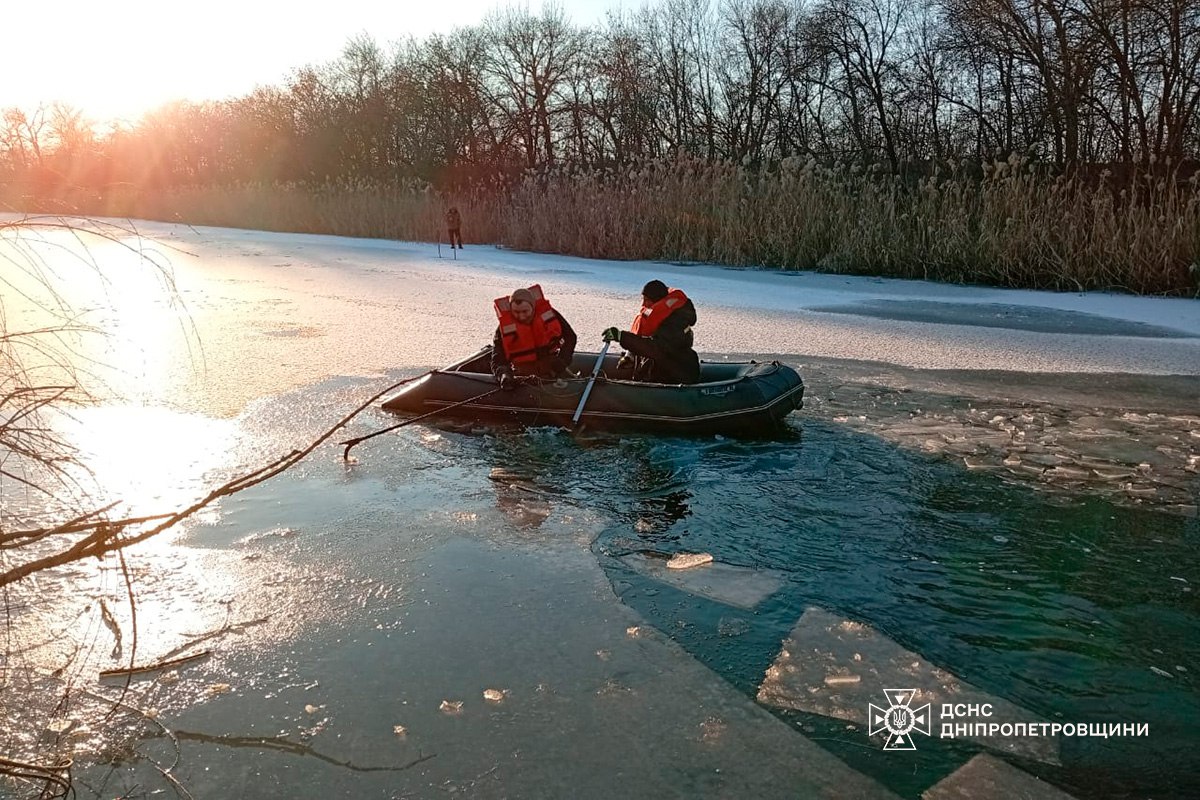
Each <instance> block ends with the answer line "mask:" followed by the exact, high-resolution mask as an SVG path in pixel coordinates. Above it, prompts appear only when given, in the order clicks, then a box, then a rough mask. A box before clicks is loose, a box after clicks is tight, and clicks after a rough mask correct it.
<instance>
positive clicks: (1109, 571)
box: [492, 421, 1200, 797]
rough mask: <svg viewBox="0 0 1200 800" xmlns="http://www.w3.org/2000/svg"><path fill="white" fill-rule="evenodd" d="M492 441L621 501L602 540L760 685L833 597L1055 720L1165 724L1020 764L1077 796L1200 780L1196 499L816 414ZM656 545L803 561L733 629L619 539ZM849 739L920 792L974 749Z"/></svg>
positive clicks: (864, 761)
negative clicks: (1044, 476)
mask: <svg viewBox="0 0 1200 800" xmlns="http://www.w3.org/2000/svg"><path fill="white" fill-rule="evenodd" d="M798 427H801V426H798ZM492 453H493V458H495V459H497V460H498V461H500V462H502V463H512V464H522V465H524V466H523V467H521V468H518V469H517V470H516V471H518V472H519V473H522V474H523V475H524V476H525V477H527V478H528V479H529V480H531V481H532V482H534V483H536V484H538V485H539V486H542V487H544V488H545V489H546V490H547V491H549V492H552V493H554V492H559V493H564V494H566V495H567V496H569V497H573V498H578V499H579V500H580V501H581V502H583V501H584V498H585V497H586V498H588V499H587V502H590V503H594V504H596V505H598V506H601V507H603V508H604V509H606V510H607V512H608V513H609V515H611V517H612V519H613V520H614V524H613V525H611V526H609V527H608V528H606V529H605V530H604V531H603V532H602V533H601V535H600V536H599V537H598V538H597V540H596V541H595V543H594V545H593V549H594V551H595V552H596V553H597V554H598V555H599V556H600V557H601V558H602V563H604V564H605V566H606V568H607V569H608V571H609V575H610V578H611V579H612V580H613V581H614V585H616V586H617V587H618V590H619V591H621V596H622V599H623V600H624V601H625V602H627V603H629V604H630V605H631V606H633V607H634V608H635V609H637V610H638V611H639V612H641V613H642V614H643V615H645V616H646V617H647V619H649V620H651V621H652V622H653V623H654V624H655V625H656V626H657V627H659V628H660V629H661V630H664V631H669V632H671V635H672V636H673V637H674V638H675V639H676V640H677V641H680V642H681V643H682V644H683V645H684V646H685V647H686V648H687V650H688V651H689V652H691V653H693V654H694V655H695V656H696V657H697V658H699V659H701V660H702V661H703V662H704V663H706V664H707V665H708V666H710V667H711V668H712V669H714V670H715V671H716V672H718V673H719V674H721V675H722V676H723V677H725V678H726V679H727V680H729V681H731V682H732V683H733V684H735V685H736V686H738V687H739V688H741V689H742V690H744V691H745V692H746V693H747V694H749V695H751V696H753V695H754V693H755V691H756V689H757V686H758V684H759V683H760V682H761V681H762V677H763V673H764V671H765V669H766V668H767V667H768V666H769V665H770V663H771V662H772V660H773V659H774V658H775V656H776V655H777V653H778V650H779V644H780V641H781V640H782V639H784V638H786V636H787V634H788V632H789V631H790V629H791V628H792V626H793V625H794V624H795V622H796V620H797V618H798V617H799V616H800V615H801V613H803V611H804V609H805V608H806V607H808V606H818V607H821V608H825V609H828V610H830V611H833V612H836V613H837V614H839V615H842V616H844V617H847V618H849V619H852V620H855V621H859V622H864V623H867V624H869V625H871V626H872V627H874V628H876V629H877V630H879V631H881V632H883V633H885V634H886V635H888V636H889V637H891V638H892V639H894V640H895V641H897V642H898V643H900V644H901V645H903V646H904V647H905V648H907V649H909V650H912V651H915V652H917V653H919V654H921V655H922V656H923V657H924V658H925V659H927V660H929V661H931V662H933V663H934V664H936V665H938V666H940V667H942V668H943V669H945V670H947V671H949V672H951V673H953V674H955V675H958V676H960V677H962V678H964V679H965V680H967V681H968V682H970V683H973V684H974V685H976V686H977V687H980V688H982V689H984V690H986V691H988V692H990V693H993V694H995V695H998V696H1000V697H1003V698H1005V699H1007V700H1010V701H1012V702H1015V703H1017V704H1018V705H1021V706H1023V707H1026V708H1028V709H1030V710H1033V711H1035V712H1037V713H1038V714H1039V715H1041V716H1043V717H1044V718H1046V719H1050V720H1057V719H1062V720H1064V721H1071V720H1073V721H1076V722H1101V721H1109V722H1111V721H1114V720H1128V721H1133V720H1137V721H1139V722H1146V723H1149V725H1150V730H1151V736H1150V737H1149V738H1146V739H1114V740H1106V739H1080V740H1064V742H1063V761H1064V766H1063V767H1062V768H1061V769H1058V768H1052V767H1045V766H1038V765H1036V764H1024V765H1022V766H1023V767H1024V768H1025V769H1026V770H1028V771H1032V772H1034V773H1035V774H1038V775H1039V776H1040V777H1043V778H1045V779H1048V780H1051V781H1053V782H1055V783H1058V784H1060V785H1062V786H1064V787H1066V788H1068V789H1070V790H1073V791H1074V792H1075V793H1077V794H1078V796H1081V797H1124V796H1131V797H1135V796H1188V795H1192V796H1194V793H1195V792H1196V791H1197V790H1200V779H1198V778H1197V772H1200V754H1198V753H1197V752H1196V747H1195V745H1196V743H1197V742H1198V741H1200V737H1198V736H1197V734H1196V733H1195V731H1194V725H1195V724H1196V720H1197V719H1198V718H1200V693H1198V692H1197V686H1196V682H1195V677H1194V676H1195V670H1196V666H1195V665H1197V664H1200V598H1197V596H1196V594H1195V592H1194V591H1189V589H1190V587H1191V584H1190V583H1183V582H1182V581H1179V580H1176V579H1173V577H1172V576H1175V577H1183V578H1185V579H1186V580H1188V581H1192V582H1194V581H1195V580H1196V578H1197V570H1196V567H1197V566H1198V564H1200V560H1198V558H1197V555H1196V552H1197V546H1198V545H1200V525H1197V522H1196V520H1195V519H1190V520H1189V519H1183V518H1179V517H1176V516H1170V515H1166V514H1161V513H1154V512H1147V511H1140V510H1131V509H1127V508H1117V507H1114V506H1112V505H1111V504H1109V503H1107V502H1104V501H1101V500H1095V499H1083V498H1081V499H1072V498H1062V497H1055V498H1050V497H1047V496H1045V495H1042V494H1040V493H1036V492H1033V491H1028V490H1021V489H1019V488H1014V487H1012V486H1009V485H1004V484H1001V483H1000V482H998V481H996V480H994V479H990V478H988V477H987V476H976V475H972V474H968V473H966V472H965V471H963V470H961V469H959V468H958V467H957V466H956V465H954V464H947V463H944V462H942V461H939V460H936V459H927V458H923V457H920V456H914V455H913V454H912V453H909V452H902V451H899V450H897V449H895V448H893V447H891V446H889V445H887V444H885V443H883V442H881V441H880V440H878V439H875V438H874V437H869V436H863V435H857V434H853V433H848V432H847V431H846V430H844V429H843V428H841V427H839V426H837V425H831V424H826V423H820V422H812V421H803V422H802V432H800V431H799V430H797V431H796V433H795V434H794V435H793V436H791V437H787V438H786V439H785V440H783V441H775V442H737V441H711V440H708V441H687V440H663V439H653V438H641V437H639V438H624V439H610V440H597V441H593V442H589V443H586V444H583V445H580V444H578V443H575V442H572V441H571V440H570V439H568V438H566V437H560V438H555V439H538V440H534V441H530V440H529V439H528V438H527V437H523V436H520V435H511V436H502V437H499V438H497V439H496V441H495V442H494V445H493V447H492ZM638 548H644V549H650V550H657V551H661V552H666V553H672V552H676V551H687V552H709V553H712V554H713V556H714V557H715V559H716V560H717V561H720V562H724V563H729V564H737V565H743V566H747V567H758V568H769V569H771V570H775V571H780V572H783V573H784V574H785V575H786V576H787V581H786V585H785V587H784V588H783V589H782V590H781V591H779V592H777V593H775V594H774V595H772V596H771V597H770V598H769V599H768V600H767V601H765V602H764V603H763V604H762V605H761V606H759V607H758V608H757V609H756V610H755V613H754V614H752V615H751V616H750V619H751V620H752V622H751V625H750V626H749V628H748V629H747V630H746V631H745V632H744V633H741V634H740V635H737V636H722V635H721V634H720V631H719V627H720V620H721V619H722V618H723V617H724V616H727V615H729V613H730V609H729V608H728V607H727V606H723V605H722V604H720V603H716V602H712V601H707V600H705V599H704V598H698V597H696V596H694V595H689V594H686V593H684V592H681V591H678V590H675V589H673V588H671V587H665V586H664V585H663V584H662V583H660V582H657V581H652V580H647V579H645V578H642V577H641V576H639V575H638V574H637V573H636V572H634V571H632V570H629V569H627V568H624V567H623V565H622V564H621V562H620V561H618V560H616V559H615V558H613V557H612V556H615V555H619V554H621V553H624V552H627V551H629V550H631V549H638ZM735 616H742V617H745V616H746V615H745V614H744V613H743V614H741V615H735ZM1151 665H1157V666H1158V667H1159V668H1165V670H1166V671H1169V672H1172V673H1174V677H1173V678H1166V677H1163V676H1160V675H1158V674H1155V673H1154V672H1152V671H1151V670H1150V669H1149V667H1150V666H1151ZM1176 665H1179V666H1184V667H1185V669H1187V670H1189V671H1187V672H1179V671H1177V670H1176V669H1175V667H1176ZM794 716H797V720H796V721H797V724H805V723H815V722H817V721H814V720H802V719H799V718H798V717H799V716H801V715H794ZM818 727H820V726H819V724H818ZM841 727H842V726H840V725H838V726H833V727H832V728H831V729H830V731H829V734H830V735H834V734H836V731H837V730H838V729H840V728H841ZM844 738H845V739H846V741H845V742H844V743H843V744H842V745H841V746H839V744H838V743H837V742H836V741H833V742H829V741H827V742H826V744H827V746H829V747H830V749H832V750H834V751H835V752H838V754H839V755H841V756H842V757H843V758H844V759H845V760H847V761H848V762H849V763H851V764H853V765H855V766H856V767H858V768H860V769H863V770H864V771H868V772H875V773H876V777H877V778H878V779H879V780H880V781H881V782H884V783H885V784H888V785H890V786H891V787H892V788H893V789H896V790H899V791H901V792H913V793H914V795H915V794H917V793H919V791H920V789H921V788H924V787H925V786H927V785H928V783H929V782H930V780H929V779H930V777H931V776H934V775H937V774H938V773H939V772H940V771H944V770H945V771H948V770H947V767H948V766H950V765H952V764H953V763H961V759H960V758H959V754H958V753H952V754H947V755H946V756H945V757H939V755H938V754H937V753H936V752H934V753H932V754H931V755H927V756H925V757H924V758H923V760H922V763H921V764H920V766H919V768H918V771H917V774H916V775H909V776H908V779H905V776H904V775H903V774H895V770H894V765H895V760H894V759H892V760H891V761H890V762H889V756H891V754H882V753H879V754H875V753H871V752H870V751H864V750H861V749H860V748H858V747H857V746H856V743H860V742H861V741H862V736H861V732H858V733H853V734H849V735H845V736H844ZM924 749H925V750H926V751H929V750H931V749H932V750H934V751H936V745H935V746H933V747H932V748H924ZM909 755H910V754H905V758H906V759H907V760H906V761H905V764H906V765H907V766H908V767H909V768H911V765H912V762H913V761H914V760H915V759H908V756H909ZM872 761H875V762H877V763H876V764H875V765H874V767H875V768H873V766H872V764H871V762H872Z"/></svg>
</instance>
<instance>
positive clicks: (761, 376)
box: [383, 346, 804, 436]
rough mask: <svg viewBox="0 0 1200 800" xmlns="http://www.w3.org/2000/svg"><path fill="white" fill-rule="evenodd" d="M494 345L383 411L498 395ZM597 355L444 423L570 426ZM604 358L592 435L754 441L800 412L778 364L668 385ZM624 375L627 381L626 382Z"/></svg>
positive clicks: (796, 394) (749, 365)
mask: <svg viewBox="0 0 1200 800" xmlns="http://www.w3.org/2000/svg"><path fill="white" fill-rule="evenodd" d="M491 352H492V349H491V347H490V346H488V347H485V348H484V349H483V350H480V351H479V352H478V353H475V354H474V355H471V356H468V357H467V358H465V359H463V360H462V361H459V362H457V363H455V364H451V365H450V366H448V367H445V368H443V369H440V370H434V371H433V372H431V373H429V375H427V376H425V377H423V378H422V379H421V380H418V381H414V382H413V383H410V384H408V385H407V386H405V387H404V388H403V389H401V390H400V391H399V392H397V393H396V394H394V395H392V396H391V397H389V398H387V399H386V400H384V402H383V408H384V410H386V411H396V412H404V413H412V414H424V413H428V412H430V411H434V410H436V409H438V408H444V407H446V406H449V405H453V404H455V403H461V402H462V401H464V400H468V399H470V398H472V397H476V396H478V395H480V394H483V393H484V392H487V391H489V390H490V389H495V388H496V380H495V378H493V377H492V374H491V371H490V364H491ZM598 355H599V354H598V353H576V354H575V359H574V362H573V364H572V366H573V368H574V369H575V370H576V371H577V372H579V373H580V375H581V376H582V377H580V378H576V379H570V380H561V381H539V382H534V383H526V384H522V385H520V386H518V387H517V388H516V389H514V390H512V391H501V392H495V393H493V394H491V395H489V396H488V397H485V398H482V399H480V400H478V401H476V402H473V403H468V404H465V405H460V406H458V407H457V408H454V409H447V412H446V413H447V416H449V415H451V414H452V415H454V416H456V417H459V418H463V417H465V418H472V419H478V420H481V421H490V422H501V423H503V422H513V423H521V424H525V425H561V426H564V427H570V426H571V422H572V416H573V415H574V414H575V410H576V407H577V406H578V405H579V400H580V397H581V396H582V395H583V392H584V389H585V387H586V386H587V382H588V381H587V378H588V376H589V375H591V373H592V369H593V367H594V366H595V363H596V358H597V356H598ZM617 360H618V359H617V356H616V355H607V356H605V359H604V365H603V367H602V371H601V373H600V376H599V378H598V379H597V380H596V382H595V384H594V385H593V387H592V392H591V394H590V395H589V396H588V400H587V403H586V404H585V406H584V409H583V413H582V416H581V419H580V424H581V425H582V426H585V427H586V428H587V429H589V430H610V431H622V430H630V431H632V430H637V431H649V432H658V433H665V434H671V435H696V434H701V435H710V434H715V433H721V434H729V435H735V436H753V435H761V434H764V433H769V432H771V431H772V430H775V429H777V428H779V427H780V426H781V425H782V424H783V420H784V418H785V417H787V415H788V414H790V413H791V412H792V411H794V410H795V409H798V408H801V407H802V406H803V404H804V403H803V398H804V382H803V381H802V380H801V379H800V375H799V374H798V373H797V372H796V370H794V369H792V368H791V367H789V366H787V365H785V364H780V363H779V362H778V361H769V362H757V361H743V362H708V361H701V362H700V380H701V382H700V383H695V384H690V385H668V384H661V383H640V382H635V381H632V380H628V373H627V372H626V373H623V372H618V370H617ZM622 374H624V375H625V378H622Z"/></svg>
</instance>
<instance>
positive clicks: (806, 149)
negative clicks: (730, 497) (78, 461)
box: [0, 0, 1200, 190]
mask: <svg viewBox="0 0 1200 800" xmlns="http://www.w3.org/2000/svg"><path fill="white" fill-rule="evenodd" d="M1198 104H1200V0H720V2H710V1H709V0H660V2H657V3H653V4H648V5H646V6H644V7H643V8H642V9H641V10H639V11H636V12H627V13H624V14H618V13H610V15H609V16H608V17H607V19H606V20H605V21H604V22H603V23H600V24H597V25H594V26H578V25H575V24H572V23H571V22H570V21H569V20H568V19H567V17H566V16H565V15H564V14H563V13H562V11H561V10H559V9H556V8H554V7H547V8H544V9H543V10H541V11H540V12H536V13H535V12H531V11H529V10H528V9H517V8H510V9H508V10H504V11H498V12H495V13H493V14H492V15H491V16H490V17H488V18H487V19H485V20H484V21H483V22H481V23H480V24H478V25H473V26H468V27H464V28H460V29H458V30H456V31H455V32H453V33H452V34H449V35H432V36H429V37H427V38H425V39H423V40H414V39H410V40H407V41H402V42H396V43H391V44H389V45H381V44H379V43H378V42H376V41H375V40H374V39H373V38H371V37H370V36H368V35H361V36H358V37H356V38H353V39H352V40H350V41H349V42H348V43H347V44H346V46H345V48H344V51H343V52H342V54H341V56H340V57H339V58H337V59H336V60H334V61H332V62H331V63H327V64H323V65H316V66H305V67H302V68H299V69H297V70H295V71H294V72H293V73H292V75H291V76H290V77H289V78H288V79H287V80H286V81H284V82H283V83H282V84H281V85H277V86H268V87H260V88H258V89H256V90H255V91H253V92H251V93H249V94H247V95H245V96H242V97H237V98H231V99H228V100H224V101H219V102H206V103H198V104H197V103H178V104H173V105H170V106H166V107H163V108H160V109H158V110H156V111H154V112H152V113H150V114H147V115H146V116H145V117H144V118H142V119H141V120H140V121H138V122H136V123H134V124H129V125H116V126H113V127H112V128H111V129H109V130H107V131H97V129H96V128H95V126H94V125H92V124H91V123H89V121H88V120H86V119H85V118H84V117H83V116H82V114H80V113H79V112H78V111H77V110H74V109H71V108H66V107H62V106H53V107H50V108H42V109H39V110H37V111H35V112H32V113H27V112H24V111H21V110H19V109H8V110H7V111H5V112H4V116H3V121H2V128H0V181H5V182H9V183H11V182H14V181H20V180H21V179H27V180H33V181H34V182H35V183H37V184H39V185H61V184H70V185H73V186H83V187H90V188H94V189H97V190H103V189H104V188H105V187H112V186H118V185H133V186H137V187H143V188H154V187H160V186H180V185H198V184H229V183H240V182H302V183H313V182H327V181H329V180H350V181H358V180H365V181H370V182H372V183H379V182H383V183H395V182H399V181H405V180H410V179H411V180H417V181H427V182H431V183H433V184H435V185H438V186H462V185H464V184H473V185H478V184H480V183H487V182H489V181H496V180H504V179H505V178H508V177H513V176H517V175H521V174H525V173H527V172H528V171H529V170H530V169H534V170H539V171H544V170H547V169H552V168H556V167H570V168H572V169H574V168H583V169H592V170H594V169H601V170H603V169H609V168H621V167H625V166H628V165H631V164H637V163H642V162H646V161H651V160H656V159H663V158H675V157H681V156H686V157H691V158H700V159H704V160H714V161H728V162H734V163H738V164H742V165H745V166H748V167H750V168H762V167H771V166H773V165H777V164H778V163H779V162H780V161H782V160H783V159H786V158H788V157H790V156H802V157H806V158H807V157H813V158H817V159H820V160H824V161H836V162H839V163H846V162H854V163H863V164H871V165H878V166H880V167H882V168H884V169H887V170H889V171H891V172H893V173H896V172H902V171H903V170H904V169H905V167H906V166H907V165H912V164H918V165H919V164H929V163H932V162H941V161H945V160H952V161H954V160H958V161H961V160H963V159H970V160H975V161H987V160H991V159H996V158H1000V159H1003V158H1005V157H1007V156H1008V155H1010V154H1020V155H1021V156H1022V157H1023V158H1031V159H1033V160H1035V161H1039V162H1044V163H1048V164H1051V165H1055V166H1058V167H1070V166H1071V165H1078V164H1096V163H1111V162H1119V163H1123V164H1130V165H1143V166H1146V167H1149V166H1150V165H1153V164H1163V163H1173V164H1178V163H1179V162H1181V161H1183V160H1186V159H1189V158H1191V157H1194V156H1195V155H1196V153H1197V151H1198V137H1200V127H1198V119H1200V115H1198V113H1197V107H1198Z"/></svg>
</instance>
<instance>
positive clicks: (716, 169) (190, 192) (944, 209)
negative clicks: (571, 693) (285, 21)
mask: <svg viewBox="0 0 1200 800" xmlns="http://www.w3.org/2000/svg"><path fill="white" fill-rule="evenodd" d="M1195 188H1196V186H1195V181H1194V180H1193V181H1192V182H1189V183H1186V184H1181V183H1177V182H1173V181H1165V180H1163V179H1161V178H1150V177H1141V178H1136V179H1132V180H1126V181H1125V183H1124V185H1117V184H1115V183H1113V182H1112V181H1111V180H1106V179H1104V178H1101V179H1100V180H1098V181H1083V180H1081V179H1079V178H1073V177H1052V176H1047V175H1045V174H1042V173H1041V172H1039V171H1037V170H1035V169H1034V168H1033V167H1032V166H1031V165H1029V164H1026V163H1025V162H1023V161H1022V160H1020V159H1018V158H1016V157H1013V158H1010V159H1009V160H1008V161H1000V162H996V163H994V164H986V165H984V166H983V168H982V174H979V170H978V169H976V170H974V172H972V171H971V170H968V169H965V168H962V167H960V166H955V165H946V166H943V167H942V168H941V169H940V171H937V172H934V173H933V174H928V175H926V176H924V177H920V178H914V179H910V180H904V179H900V178H897V177H895V176H892V175H888V174H882V173H880V172H878V171H874V170H871V169H863V168H861V167H860V166H856V165H833V166H831V165H823V164H819V163H817V162H816V161H814V160H811V159H810V160H807V161H805V160H801V159H798V158H789V159H785V160H784V161H783V162H782V163H781V164H779V165H778V166H777V167H775V168H773V169H771V170H751V169H748V168H746V167H743V166H740V165H737V164H730V163H713V162H705V161H701V160H696V159H678V160H673V161H657V162H651V163H646V164H642V165H638V166H633V167H627V168H624V169H621V170H617V171H583V172H581V171H572V170H566V169H558V170H548V171H541V172H538V173H536V174H535V173H530V174H528V175H527V176H525V178H524V179H523V180H522V181H521V182H520V183H519V184H518V185H517V186H516V187H515V188H514V189H512V190H511V191H509V192H506V193H503V194H501V193H498V192H496V193H477V194H472V195H463V196H453V197H451V196H447V195H445V194H442V193H439V192H436V191H434V190H432V189H431V188H430V187H428V186H423V185H418V184H406V185H396V186H379V185H375V184H369V183H357V182H353V181H344V180H343V181H331V182H328V183H325V184H321V185H318V186H312V185H304V184H286V185H266V184H248V185H237V186H225V187H212V186H200V187H184V188H175V189H170V190H165V191H156V192H150V191H142V192H134V191H130V190H126V191H123V192H119V193H110V194H109V195H108V196H107V197H105V198H95V197H94V196H88V197H83V198H82V200H81V199H80V198H72V199H71V202H74V203H78V204H79V205H78V206H77V207H76V208H75V209H74V210H76V211H79V212H86V213H92V214H103V215H106V216H122V217H135V218H144V219H158V220H168V221H178V222H187V223H190V224H193V225H219V226H232V227H241V228H253V229H264V230H277V231H293V232H304V233H326V234H337V235H343V236H361V237H379V238H387V239H402V240H412V241H428V242H434V241H437V240H438V238H439V237H444V236H445V230H444V226H443V224H442V221H441V220H442V213H443V210H444V209H445V207H446V206H448V205H449V204H451V203H453V204H455V205H457V206H458V207H459V209H460V211H461V212H462V215H463V219H464V225H463V236H464V238H465V239H466V241H467V242H469V243H470V242H474V243H479V242H490V243H496V244H501V245H505V246H508V247H512V248H515V249H521V250H531V251H539V252H553V253H563V254H571V255H578V256H585V257H592V258H612V259H651V260H654V259H658V260H669V261H697V262H712V263H721V264H731V265H739V266H744V265H754V266H764V267H779V268H784V269H816V270H822V271H831V272H842V273H856V274H869V275H886V276H894V277H906V278H924V279H930V280H939V281H950V282H956V283H979V284H988V285H998V286H1011V287H1026V288H1041V289H1054V290H1065V291H1082V290H1091V289H1118V290H1123V291H1130V292H1136V293H1175V294H1195V293H1196V292H1197V288H1198V286H1200V274H1198V270H1200V267H1197V266H1196V264H1197V262H1198V261H1200V199H1198V198H1197V196H1196V194H1195V192H1194V189H1195ZM443 241H444V238H443Z"/></svg>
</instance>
